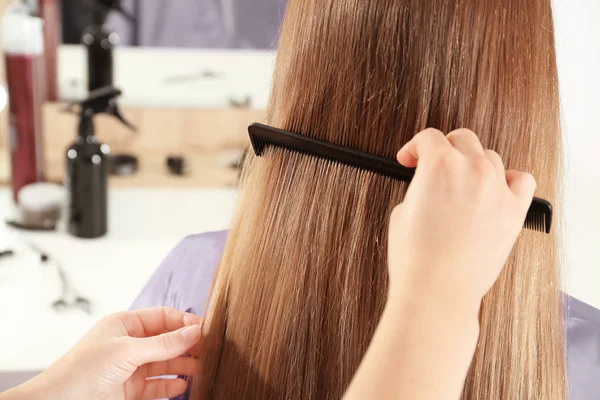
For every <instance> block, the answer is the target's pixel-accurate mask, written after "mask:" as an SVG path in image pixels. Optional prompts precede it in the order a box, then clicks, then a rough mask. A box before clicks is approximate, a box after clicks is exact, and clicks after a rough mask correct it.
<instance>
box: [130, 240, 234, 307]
mask: <svg viewBox="0 0 600 400" xmlns="http://www.w3.org/2000/svg"><path fill="white" fill-rule="evenodd" d="M226 240H227V232H209V233H202V234H199V235H191V236H187V237H186V238H184V239H183V240H181V241H180V242H179V244H178V245H177V246H175V248H174V249H173V250H172V251H171V252H170V253H169V254H168V255H167V257H166V258H165V259H164V260H163V262H162V263H161V264H160V266H159V267H158V269H157V270H156V271H155V272H154V274H153V275H152V277H151V278H150V280H149V281H148V283H147V284H146V286H145V287H144V289H143V290H142V292H141V293H140V294H139V296H138V297H137V299H136V300H135V301H134V303H133V305H132V307H131V308H132V309H138V308H145V307H156V306H169V307H175V308H178V309H180V310H183V311H185V310H191V311H194V312H199V313H201V312H202V310H203V309H204V304H205V302H206V299H207V297H208V293H209V291H210V286H211V283H212V280H213V277H214V275H215V272H216V269H217V265H218V263H219V260H220V258H221V253H222V252H223V248H224V247H225V241H226Z"/></svg>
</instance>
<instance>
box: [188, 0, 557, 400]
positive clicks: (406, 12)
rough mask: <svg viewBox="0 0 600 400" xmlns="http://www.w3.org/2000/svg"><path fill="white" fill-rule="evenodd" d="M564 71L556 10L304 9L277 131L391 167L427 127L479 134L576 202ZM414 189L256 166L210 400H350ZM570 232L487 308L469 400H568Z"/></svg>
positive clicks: (339, 4) (504, 1) (343, 174)
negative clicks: (567, 185)
mask: <svg viewBox="0 0 600 400" xmlns="http://www.w3.org/2000/svg"><path fill="white" fill-rule="evenodd" d="M555 57H556V56H555V47H554V36H553V18H552V9H551V5H550V0H527V1H521V0H485V1H480V0H291V1H290V3H289V5H288V11H287V14H286V18H285V22H284V26H283V30H282V34H281V39H280V45H279V52H278V57H277V65H276V71H275V77H274V84H273V90H272V96H271V104H270V107H269V111H268V117H267V123H269V124H271V125H274V126H277V127H280V128H283V129H288V130H292V131H294V132H297V133H301V134H305V135H310V136H313V137H317V138H320V139H324V140H327V141H330V142H333V143H336V144H340V145H344V146H348V147H351V148H355V149H359V150H362V151H366V152H370V153H373V154H377V155H379V156H385V157H389V158H393V157H394V155H395V153H396V152H397V150H398V149H400V147H401V146H402V145H403V144H405V143H406V142H407V141H409V140H410V138H411V137H412V136H413V135H414V134H416V133H417V132H419V131H420V130H422V129H424V128H426V127H435V128H438V129H441V130H442V131H445V132H449V131H451V130H453V129H456V128H469V129H471V130H473V131H475V132H477V134H478V135H479V137H480V138H481V140H482V142H483V144H484V146H485V147H487V148H491V149H494V150H495V151H497V152H498V153H499V154H500V155H502V157H503V159H504V161H505V163H506V166H507V168H511V169H519V170H526V171H530V172H532V173H533V174H534V176H535V177H536V178H537V182H538V193H537V194H538V195H539V196H541V197H545V198H547V199H549V200H551V201H552V202H554V203H555V205H559V204H558V203H559V200H560V195H559V192H558V190H559V173H560V168H561V167H560V162H561V139H560V123H559V100H558V82H557V68H556V59H555ZM405 191H406V185H405V184H403V183H399V182H396V181H394V180H391V179H388V178H386V177H382V176H379V175H376V174H371V173H367V172H364V171H360V170H357V169H354V168H350V167H346V166H341V165H338V164H336V163H333V162H329V161H324V160H318V159H315V158H311V157H309V156H306V155H299V154H295V153H291V152H288V151H283V150H270V151H268V152H267V154H266V155H265V157H263V158H254V157H251V158H250V160H249V161H248V164H247V166H246V169H245V173H244V179H243V184H242V190H241V199H240V204H239V208H238V211H237V213H236V217H235V220H234V223H233V227H232V229H231V232H230V236H229V239H228V242H227V245H226V248H225V251H224V254H223V256H222V259H221V262H220V265H219V270H218V274H217V276H216V279H215V283H214V287H213V290H212V294H211V302H210V306H209V308H208V310H207V314H206V318H207V319H206V332H207V335H208V339H207V342H206V345H205V347H204V351H203V354H202V356H201V365H202V372H201V373H200V375H199V377H198V378H199V379H195V385H194V390H193V392H192V398H193V399H208V398H214V399H236V398H243V399H340V398H341V397H342V396H343V394H344V392H345V390H346V388H347V386H348V385H349V382H350V380H351V379H352V377H353V375H354V373H355V372H356V369H357V367H358V365H359V363H360V361H361V359H362V357H363V355H364V353H365V351H366V349H367V347H368V345H369V342H370V339H371V337H372V335H373V331H374V330H375V327H376V326H377V324H378V321H379V318H380V316H381V313H382V310H383V307H384V304H385V301H386V292H387V265H386V252H387V226H388V218H389V215H390V212H391V210H392V208H393V207H394V206H395V205H397V204H398V203H399V202H400V201H401V200H402V197H403V195H404V193H405ZM559 230H560V229H554V231H553V234H552V235H550V236H547V235H544V234H540V233H535V232H529V231H525V232H524V233H523V234H522V236H521V237H520V238H519V240H518V242H517V244H516V246H515V249H514V251H513V253H512V255H511V257H510V259H509V261H508V263H507V266H506V269H505V271H504V272H503V274H502V276H501V277H500V279H499V280H498V282H497V284H496V285H495V287H494V288H493V289H492V291H491V292H490V293H489V294H488V296H487V297H486V298H485V299H484V302H483V305H482V310H481V314H480V322H481V335H480V340H479V345H478V348H477V351H476V354H475V357H474V359H473V362H472V366H471V370H470V372H469V376H468V378H467V381H466V384H465V389H464V395H463V398H464V399H485V400H488V399H498V400H500V399H503V400H504V399H519V400H521V399H552V400H558V399H564V398H566V377H565V375H566V372H565V342H564V340H565V339H564V332H563V321H562V297H561V292H560V287H561V286H560V273H559V259H558V250H557V249H558V235H557V232H559ZM432 250H433V249H432ZM484 267H485V266H482V268H484ZM416 312H418V310H416ZM440 335H443V332H440Z"/></svg>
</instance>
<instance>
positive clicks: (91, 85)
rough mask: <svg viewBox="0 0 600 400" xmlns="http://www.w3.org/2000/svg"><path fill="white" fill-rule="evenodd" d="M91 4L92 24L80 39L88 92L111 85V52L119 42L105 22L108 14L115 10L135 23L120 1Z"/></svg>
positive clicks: (103, 0) (113, 0) (96, 1)
mask: <svg viewBox="0 0 600 400" xmlns="http://www.w3.org/2000/svg"><path fill="white" fill-rule="evenodd" d="M93 4H94V10H93V13H92V19H93V22H92V24H91V25H90V26H88V27H87V28H86V29H85V30H84V32H83V35H82V37H81V41H82V43H83V45H84V46H85V48H86V51H87V61H88V67H87V68H88V89H89V91H90V92H91V91H93V90H96V89H100V88H103V87H106V86H112V85H113V75H114V65H113V50H114V48H115V46H116V45H117V43H118V42H119V36H118V35H117V34H116V33H115V32H113V31H112V29H111V27H110V26H109V25H108V24H107V22H106V19H107V17H108V13H109V12H110V11H111V10H115V11H118V12H120V13H121V14H123V16H125V18H127V19H128V20H130V21H131V22H135V18H134V17H133V16H131V15H130V14H128V13H127V12H126V11H125V10H124V9H123V7H122V6H121V1H120V0H93Z"/></svg>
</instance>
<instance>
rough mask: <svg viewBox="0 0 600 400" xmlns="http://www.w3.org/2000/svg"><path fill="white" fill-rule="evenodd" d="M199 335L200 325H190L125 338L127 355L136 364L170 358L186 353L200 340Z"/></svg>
mask: <svg viewBox="0 0 600 400" xmlns="http://www.w3.org/2000/svg"><path fill="white" fill-rule="evenodd" d="M201 336H202V327H201V326H200V325H192V326H187V327H185V328H181V329H178V330H177V331H175V332H169V333H163V334H162V335H158V336H153V337H149V338H141V339H138V338H127V339H128V340H129V356H130V357H131V359H133V360H134V362H135V363H136V364H137V365H138V366H142V365H144V364H148V363H151V362H158V361H166V360H170V359H173V358H177V357H179V356H181V355H183V354H186V353H187V352H188V350H189V349H191V348H192V347H193V346H194V345H195V344H196V343H198V342H199V341H200V339H201Z"/></svg>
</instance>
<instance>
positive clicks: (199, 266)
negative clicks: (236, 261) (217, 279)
mask: <svg viewBox="0 0 600 400" xmlns="http://www.w3.org/2000/svg"><path fill="white" fill-rule="evenodd" d="M226 240H227V231H220V232H207V233H200V234H196V235H190V236H186V237H185V238H184V239H183V240H181V241H180V242H179V244H178V245H177V246H176V247H175V248H174V249H173V251H171V253H170V254H169V256H168V257H167V258H166V259H165V261H164V263H163V264H167V267H168V268H169V269H170V270H172V271H173V272H174V274H175V275H181V274H183V275H186V276H188V277H189V275H190V274H192V273H208V274H209V275H211V276H212V275H213V273H214V268H215V267H216V265H217V263H218V262H219V259H220V258H221V254H222V252H223V248H224V247H225V242H226Z"/></svg>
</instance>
